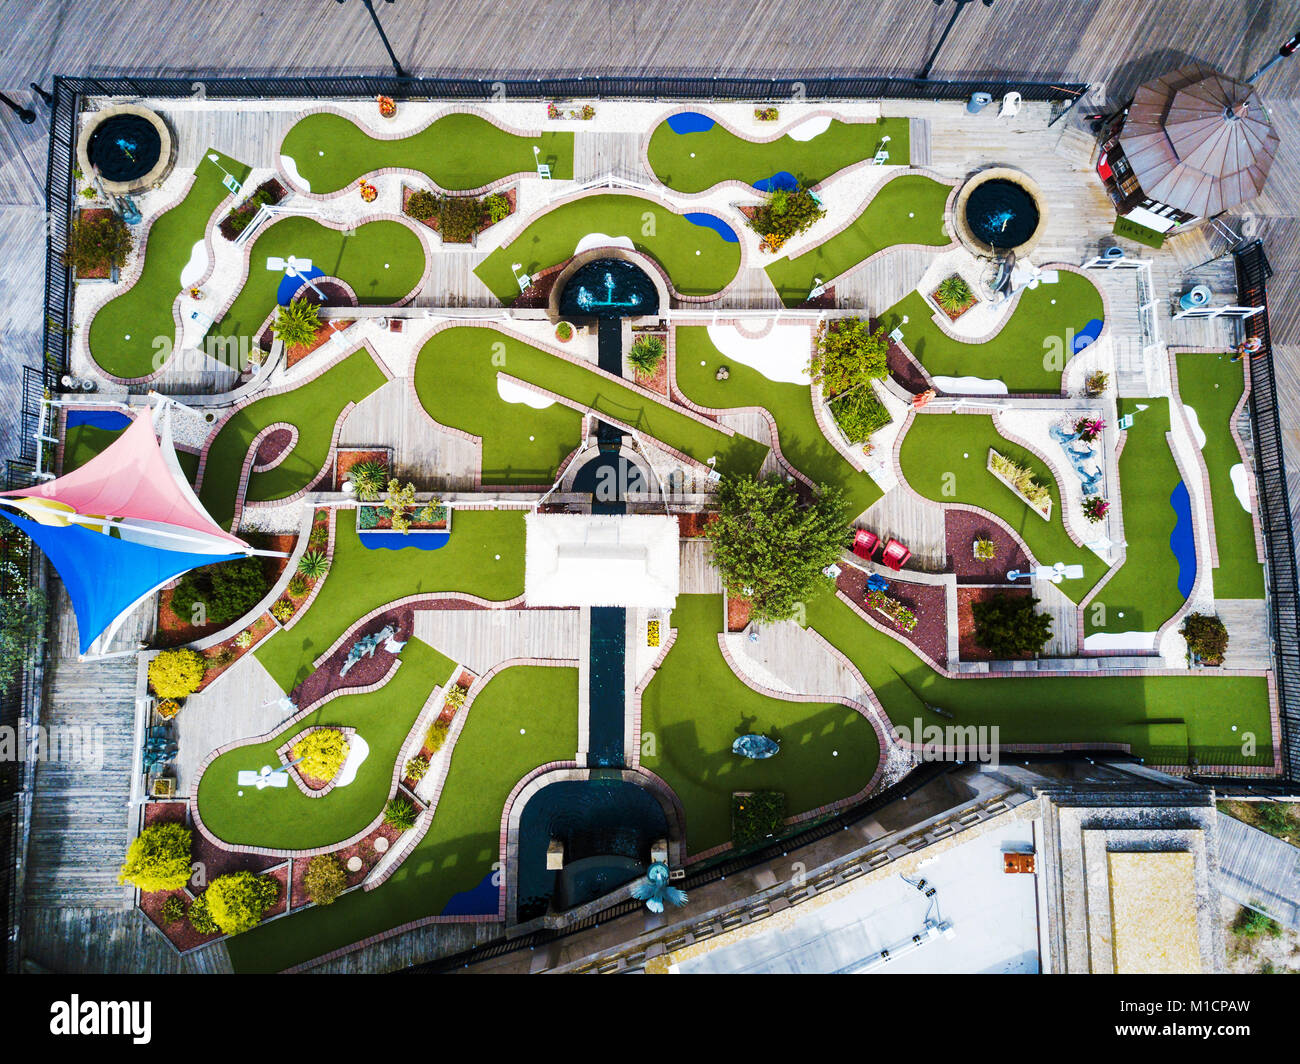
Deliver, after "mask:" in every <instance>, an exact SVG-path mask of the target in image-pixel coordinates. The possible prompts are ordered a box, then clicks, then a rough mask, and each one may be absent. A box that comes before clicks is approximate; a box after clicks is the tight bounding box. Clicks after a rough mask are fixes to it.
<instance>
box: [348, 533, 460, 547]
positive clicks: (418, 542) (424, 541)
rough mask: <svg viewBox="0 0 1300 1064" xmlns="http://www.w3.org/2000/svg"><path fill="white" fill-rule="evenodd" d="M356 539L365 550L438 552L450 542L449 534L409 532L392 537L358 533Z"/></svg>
mask: <svg viewBox="0 0 1300 1064" xmlns="http://www.w3.org/2000/svg"><path fill="white" fill-rule="evenodd" d="M357 539H359V540H361V545H362V546H363V547H365V548H366V550H405V549H406V548H407V547H414V548H415V549H416V550H438V549H439V548H441V547H445V546H446V545H447V544H448V543H449V542H450V541H451V533H450V532H427V531H426V532H420V531H411V532H408V533H407V534H406V535H404V536H403V535H394V534H393V533H392V532H358V533H357Z"/></svg>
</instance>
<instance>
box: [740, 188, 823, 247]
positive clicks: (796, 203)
mask: <svg viewBox="0 0 1300 1064" xmlns="http://www.w3.org/2000/svg"><path fill="white" fill-rule="evenodd" d="M825 217H826V212H825V211H824V210H822V207H821V205H820V204H819V203H818V202H817V201H816V200H815V199H814V198H813V194H812V193H811V192H810V191H809V190H808V189H806V188H804V187H803V184H802V183H800V184H799V185H798V186H797V187H796V188H794V189H790V190H786V189H780V188H778V189H775V190H773V191H772V192H771V193H770V194H769V195H768V198H767V202H766V203H764V204H763V205H762V206H761V207H759V208H757V209H756V210H755V211H754V217H753V218H751V219H750V220H749V227H750V228H751V229H753V230H754V231H755V232H756V233H759V234H761V235H762V236H765V237H768V238H771V237H774V236H776V237H780V238H781V239H782V241H783V242H784V241H785V240H789V239H790V238H791V237H794V236H798V235H799V234H800V233H802V232H804V231H806V230H807V229H809V228H810V227H811V226H813V225H814V224H815V223H817V222H819V221H821V219H823V218H825ZM769 242H770V239H769Z"/></svg>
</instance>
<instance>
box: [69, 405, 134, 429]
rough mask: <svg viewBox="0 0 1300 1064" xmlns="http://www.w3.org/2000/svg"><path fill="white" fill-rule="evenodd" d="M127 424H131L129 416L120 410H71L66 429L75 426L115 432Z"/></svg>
mask: <svg viewBox="0 0 1300 1064" xmlns="http://www.w3.org/2000/svg"><path fill="white" fill-rule="evenodd" d="M129 424H131V418H130V416H129V415H127V414H124V413H122V411H120V410H76V409H72V410H69V411H68V420H67V427H68V428H75V427H76V426H77V425H88V426H90V427H91V428H96V429H108V430H109V431H115V430H117V429H124V428H126V427H127V426H128V425H129Z"/></svg>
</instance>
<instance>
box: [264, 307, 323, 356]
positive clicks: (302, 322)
mask: <svg viewBox="0 0 1300 1064" xmlns="http://www.w3.org/2000/svg"><path fill="white" fill-rule="evenodd" d="M319 331H320V307H318V306H316V304H315V303H309V302H307V300H305V299H295V300H294V301H293V302H292V303H290V304H289V305H288V306H287V307H281V308H280V309H279V310H278V311H277V312H276V315H275V321H273V322H271V332H273V333H274V334H275V335H276V337H277V338H278V339H279V340H280V341H281V342H282V343H283V344H284V346H285V347H304V346H306V345H307V344H309V343H311V342H312V341H313V340H315V339H316V333H317V332H319Z"/></svg>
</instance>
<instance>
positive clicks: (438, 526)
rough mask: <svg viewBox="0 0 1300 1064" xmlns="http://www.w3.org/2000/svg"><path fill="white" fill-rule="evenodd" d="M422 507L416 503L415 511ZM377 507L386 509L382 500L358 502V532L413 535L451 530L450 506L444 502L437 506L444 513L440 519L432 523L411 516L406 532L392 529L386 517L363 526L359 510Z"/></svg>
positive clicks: (445, 532)
mask: <svg viewBox="0 0 1300 1064" xmlns="http://www.w3.org/2000/svg"><path fill="white" fill-rule="evenodd" d="M422 508H423V504H422V503H416V512H417V513H418V512H419V510H420V509H422ZM379 509H386V507H385V506H384V504H383V503H382V502H365V503H359V504H358V505H357V511H356V514H357V516H356V530H357V532H358V533H362V532H364V533H365V534H366V535H377V534H384V535H390V536H415V535H419V534H420V533H421V532H438V533H441V534H448V533H450V532H451V507H450V506H448V505H447V504H446V503H443V504H441V506H440V507H439V509H441V510H443V511H444V513H445V516H444V517H443V518H442V520H439V521H435V522H433V523H432V524H426V523H424V522H421V521H417V520H414V518H413V519H412V521H411V527H410V529H409V530H408V531H406V532H401V531H398V530H397V529H394V528H393V526H392V522H391V519H390V518H388V517H382V518H380V519H379V523H378V524H376V525H375V526H373V527H370V528H367V527H365V526H363V525H362V523H361V511H362V510H379Z"/></svg>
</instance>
